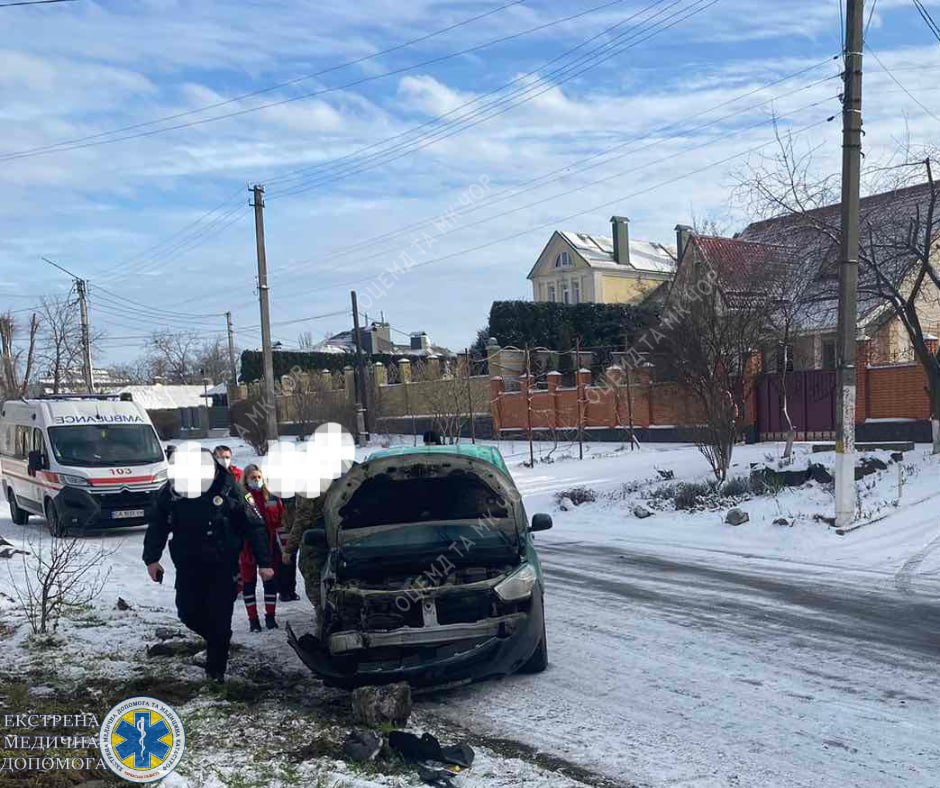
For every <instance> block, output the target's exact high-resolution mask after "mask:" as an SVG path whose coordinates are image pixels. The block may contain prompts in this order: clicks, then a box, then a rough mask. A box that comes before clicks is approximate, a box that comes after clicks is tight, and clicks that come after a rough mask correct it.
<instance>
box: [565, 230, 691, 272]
mask: <svg viewBox="0 0 940 788" xmlns="http://www.w3.org/2000/svg"><path fill="white" fill-rule="evenodd" d="M559 233H560V234H561V235H562V236H563V237H564V239H565V240H566V241H567V242H568V243H569V244H571V245H572V246H573V247H574V248H575V250H576V251H577V252H578V254H580V255H581V257H583V258H584V261H585V262H586V263H587V264H588V265H589V266H591V267H592V268H611V269H620V270H623V268H624V265H623V264H621V263H618V262H617V261H616V260H615V259H614V242H613V240H612V239H611V238H609V237H607V236H606V235H588V234H587V233H576V232H571V231H569V230H560V231H559ZM628 268H635V269H636V270H638V271H650V272H655V273H662V274H671V273H674V272H675V270H676V250H675V247H671V246H664V245H663V244H658V243H654V242H652V241H638V240H635V239H633V238H631V239H630V262H629V265H628Z"/></svg>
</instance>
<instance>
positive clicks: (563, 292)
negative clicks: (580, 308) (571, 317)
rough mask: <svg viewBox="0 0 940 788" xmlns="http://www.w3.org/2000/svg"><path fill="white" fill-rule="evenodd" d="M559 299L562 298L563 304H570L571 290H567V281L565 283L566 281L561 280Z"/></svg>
mask: <svg viewBox="0 0 940 788" xmlns="http://www.w3.org/2000/svg"><path fill="white" fill-rule="evenodd" d="M561 300H562V303H564V304H570V303H571V291H570V290H568V283H567V282H562V283H561Z"/></svg>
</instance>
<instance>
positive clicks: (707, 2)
mask: <svg viewBox="0 0 940 788" xmlns="http://www.w3.org/2000/svg"><path fill="white" fill-rule="evenodd" d="M666 2H667V0H655V1H654V2H653V3H651V4H650V5H648V6H646V7H644V8H643V9H641V10H639V11H637V12H636V13H634V14H631V15H630V16H628V17H626V18H625V19H623V20H621V21H619V22H617V23H615V24H613V25H611V26H609V27H607V28H605V29H604V30H602V31H601V32H600V33H598V34H595V35H593V36H591V37H589V38H587V39H585V40H584V41H582V42H581V43H579V44H578V45H576V46H575V47H573V48H571V49H569V50H566V51H565V52H563V53H561V54H560V55H558V56H556V57H554V58H552V59H551V60H549V61H547V62H546V63H544V64H542V66H540V67H539V68H540V69H542V68H544V67H545V66H546V65H550V64H551V63H554V62H556V61H558V60H560V59H563V58H565V57H567V56H568V55H570V54H572V53H573V52H576V51H577V50H578V49H581V48H582V47H584V46H586V45H587V44H589V43H590V42H591V41H593V40H595V39H597V38H601V37H603V36H605V35H607V34H608V33H610V32H612V31H613V30H615V29H616V28H618V27H622V26H623V25H625V24H626V23H627V22H629V21H632V20H633V19H635V18H636V17H638V16H640V15H641V14H643V13H646V12H647V11H650V10H652V9H655V8H656V7H657V6H662V5H663V4H664V3H666ZM680 2H682V0H672V2H670V3H669V4H668V5H666V6H665V8H660V10H659V11H657V12H655V13H654V14H653V15H652V16H651V17H649V18H647V19H646V20H643V22H642V23H641V24H648V23H650V22H652V21H653V20H656V17H662V18H660V19H659V20H656V22H655V24H654V25H653V29H652V33H651V34H649V35H647V36H646V38H643V39H641V40H638V41H634V42H632V43H631V44H630V45H628V46H620V47H619V49H614V51H612V52H611V51H609V52H608V53H607V54H606V55H605V56H604V57H602V58H600V59H597V60H595V62H594V63H592V64H589V65H588V66H587V67H586V68H582V69H581V70H580V71H577V72H575V73H569V74H568V75H567V76H566V77H565V78H564V79H563V80H560V81H559V82H556V83H554V84H555V85H557V84H562V82H564V81H568V80H570V79H572V78H574V77H575V76H578V75H579V74H581V73H584V72H585V71H587V70H589V69H590V68H593V67H595V66H596V65H598V64H599V63H600V62H603V61H604V60H607V59H609V58H610V57H613V56H614V55H615V54H618V53H619V52H622V51H624V50H625V49H628V48H632V47H633V46H636V45H638V44H639V43H642V42H643V41H645V40H648V39H649V38H651V37H652V35H655V34H658V33H661V32H663V31H664V30H666V29H668V28H669V27H672V26H674V25H676V24H679V23H680V22H682V21H684V20H685V19H688V18H689V17H691V16H694V15H695V14H697V13H701V12H702V11H704V10H706V9H707V8H708V7H710V6H712V5H714V4H715V3H717V2H718V0H695V2H693V3H692V4H690V5H688V6H685V7H684V8H681V9H680V10H679V11H678V12H674V13H673V14H672V15H670V16H665V17H664V16H663V15H664V13H665V12H666V11H668V10H669V9H670V8H672V7H673V6H676V5H678V4H679V3H680ZM608 5H610V3H608ZM583 13H586V12H583ZM583 13H582V15H583ZM683 13H684V14H685V15H684V16H681V15H682V14H683ZM677 17H678V18H677ZM664 22H671V23H670V24H668V25H665V26H662V27H660V28H659V29H658V30H657V29H655V26H656V25H657V24H658V25H663V23H664ZM649 32H650V31H649V30H642V29H641V28H639V29H637V30H633V31H628V32H626V33H620V34H619V35H618V36H617V37H615V39H614V40H613V41H612V42H607V43H605V44H602V45H600V46H599V47H595V48H594V50H593V51H589V52H588V53H587V54H585V55H581V56H580V57H579V58H578V60H581V61H583V60H585V59H590V58H592V57H594V56H595V55H596V54H597V53H598V52H600V51H602V50H604V49H608V50H610V49H612V48H615V47H616V46H617V40H618V39H622V38H623V37H624V36H626V35H632V36H636V35H640V34H642V33H649ZM576 64H577V60H576V61H574V62H573V63H570V64H568V65H567V66H564V67H562V68H559V69H556V70H555V71H553V72H549V73H548V74H546V75H544V76H543V77H542V79H543V80H545V79H547V78H548V77H551V76H553V75H555V74H562V73H563V72H564V71H566V70H567V71H569V72H570V71H571V70H572V68H573V67H574V66H575V65H576ZM538 71H539V69H536V70H534V71H532V72H529V73H528V74H523V75H522V76H521V77H517V78H516V79H514V80H511V81H510V82H508V83H506V84H505V85H502V86H500V87H499V88H497V89H495V90H493V91H489V92H488V93H486V94H483V95H482V96H480V97H477V99H474V100H471V101H469V102H466V103H465V104H463V105H461V106H460V107H457V108H455V109H454V110H451V111H450V112H448V113H445V114H444V115H442V116H439V117H438V118H434V119H432V120H430V121H427V122H425V123H422V124H420V125H419V126H416V127H414V128H413V129H411V130H409V131H407V132H403V133H402V134H399V135H396V136H394V137H391V138H389V139H388V140H385V141H382V142H379V143H374V144H372V145H369V146H366V148H363V149H361V150H360V151H357V152H356V153H354V154H349V155H348V156H344V157H341V158H340V159H336V160H334V162H332V163H330V164H329V165H326V166H330V165H337V164H340V163H341V162H342V161H343V160H346V159H349V158H351V157H355V156H356V155H358V154H359V153H361V152H362V151H363V150H368V149H370V148H373V147H376V146H377V145H382V144H384V143H385V142H389V141H391V140H394V139H397V138H399V137H402V136H406V135H407V134H409V133H411V132H413V131H416V130H418V129H421V128H423V127H425V126H427V125H429V124H433V123H435V122H437V121H438V120H441V119H443V118H445V117H447V116H448V115H452V114H454V113H455V112H457V111H459V110H460V109H461V108H463V107H466V106H469V105H471V104H473V103H477V102H479V101H482V100H483V99H485V98H486V97H487V96H490V95H493V94H496V93H499V92H501V91H502V90H503V89H505V88H506V87H508V86H511V85H512V84H514V83H516V82H519V81H522V80H525V79H526V78H527V77H530V76H532V75H534V74H537V73H538ZM535 87H539V86H538V85H536V86H535ZM552 87H554V85H549V86H548V87H546V88H542V89H541V90H539V91H538V93H536V94H535V95H530V96H528V97H527V98H526V99H524V100H523V102H519V103H524V101H530V100H532V99H534V98H535V97H536V96H537V95H541V94H542V93H545V92H547V91H548V90H551V89H552ZM532 89H533V88H532V86H531V85H529V86H527V87H524V88H523V89H522V90H521V91H517V94H519V93H525V92H531V91H532ZM509 98H512V96H508V97H503V98H502V99H499V100H498V101H496V102H493V103H491V104H490V105H489V106H488V107H486V106H484V107H483V108H481V109H478V110H475V111H472V112H470V113H468V114H467V115H466V117H464V118H459V119H458V121H455V123H456V122H461V123H465V121H466V120H467V119H468V118H472V116H473V115H475V114H476V115H478V116H479V117H480V118H481V119H477V120H475V121H474V122H473V123H472V125H478V124H479V123H482V122H484V121H485V120H489V119H490V118H492V117H495V115H497V114H502V113H503V112H506V111H508V109H510V108H511V107H506V108H503V109H501V110H499V111H498V112H496V113H491V114H490V115H489V116H488V117H482V110H488V109H491V108H492V107H494V106H497V105H498V104H500V103H505V102H506V100H507V99H509ZM466 128H469V125H466V124H465V125H464V128H463V129H457V130H456V131H452V132H450V133H448V134H446V135H445V136H453V134H454V133H458V132H459V131H463V130H465V129H466ZM443 130H444V129H438V130H436V131H434V132H432V133H431V134H438V135H439V134H440V132H441V131H443ZM428 138H429V137H428V136H427V135H426V139H428ZM442 138H443V137H439V138H438V139H436V140H433V139H432V140H430V142H425V144H423V145H421V146H420V147H427V145H430V144H433V143H434V142H438V141H440V139H442ZM418 139H419V140H420V137H419V138H418ZM408 144H412V143H408ZM396 147H400V146H396ZM420 147H419V148H416V149H420ZM390 150H393V149H390ZM387 152H388V151H386V152H385V153H387ZM406 153H407V151H406V152H405V153H399V154H398V155H397V156H396V157H394V158H400V157H401V156H402V155H406ZM376 155H381V154H373V156H372V157H371V158H374V157H375V156H376ZM374 166H376V165H375V164H372V165H370V166H368V167H364V166H360V167H359V171H363V170H365V169H371V168H372V167H374ZM305 169H309V168H305ZM303 171H304V170H301V171H297V174H299V173H300V172H303ZM348 174H352V172H348V173H345V174H343V176H342V177H345V176H346V175H348ZM291 177H296V174H295V175H292V174H288V175H286V176H281V177H279V178H275V179H273V180H270V179H269V180H268V181H267V183H268V184H270V183H277V182H282V181H284V180H287V179H289V178H291ZM306 190H307V187H303V186H302V187H301V188H300V189H297V188H296V187H294V188H293V190H289V191H287V192H281V193H280V195H279V196H285V195H286V194H288V193H297V192H299V191H306ZM268 199H270V197H269V198H268ZM189 300H190V301H192V300H195V298H193V299H189ZM183 303H185V302H183Z"/></svg>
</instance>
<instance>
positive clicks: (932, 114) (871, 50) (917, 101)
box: [865, 44, 940, 123]
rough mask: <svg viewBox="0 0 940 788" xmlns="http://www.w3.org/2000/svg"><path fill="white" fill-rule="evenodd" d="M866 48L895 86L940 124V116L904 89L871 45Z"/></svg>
mask: <svg viewBox="0 0 940 788" xmlns="http://www.w3.org/2000/svg"><path fill="white" fill-rule="evenodd" d="M865 48H866V49H867V50H868V51H869V52H871V56H872V57H873V58H875V60H876V61H877V62H878V65H879V66H881V68H882V69H884V72H885V73H886V74H887V75H888V76H889V77H891V79H892V80H893V82H894V84H895V85H897V86H898V87H899V88H901V90H903V91H904V92H905V93H906V94H907V96H908V98H910V100H911V101H913V102H914V103H915V104H916V105H917V106H918V107H920V108H921V109H922V110H923V111H924V112H926V113H927V114H928V115H930V117H932V118H933V119H934V120H935V121H937V123H940V115H937V114H936V113H935V112H934V111H933V110H931V109H928V108H927V106H926V105H925V104H924V103H923V102H921V101H920V99H918V98H917V97H916V96H915V95H914V94H913V93H911V91H909V90H908V89H907V88H906V87H904V85H903V84H902V83H901V80H899V79H898V78H897V77H896V76H894V74H892V73H891V69H889V68H888V67H887V66H886V65H885V64H884V62H883V61H882V59H881V58H880V57H878V53H877V52H875V50H874V49H872V47H871V45H870V44H866V45H865Z"/></svg>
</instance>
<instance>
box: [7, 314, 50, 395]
mask: <svg viewBox="0 0 940 788" xmlns="http://www.w3.org/2000/svg"><path fill="white" fill-rule="evenodd" d="M39 327H40V319H39V315H37V314H35V313H34V314H32V315H31V316H30V319H29V328H28V330H27V339H26V343H25V346H23V344H22V343H21V342H20V337H19V333H20V332H19V325H18V323H17V320H16V318H14V317H13V314H12V313H10V312H7V313H6V314H4V315H0V365H2V377H0V399H7V398H10V397H23V396H26V392H27V390H28V389H29V384H30V381H31V379H32V374H33V364H34V360H35V356H36V338H37V335H38V334H39Z"/></svg>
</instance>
